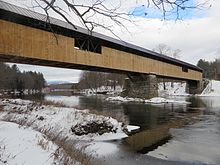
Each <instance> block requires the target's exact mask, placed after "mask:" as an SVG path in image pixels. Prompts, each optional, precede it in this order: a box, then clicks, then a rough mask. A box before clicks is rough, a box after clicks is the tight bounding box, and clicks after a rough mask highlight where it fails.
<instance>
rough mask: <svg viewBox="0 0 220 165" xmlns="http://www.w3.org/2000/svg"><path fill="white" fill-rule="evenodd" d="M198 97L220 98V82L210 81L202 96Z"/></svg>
mask: <svg viewBox="0 0 220 165" xmlns="http://www.w3.org/2000/svg"><path fill="white" fill-rule="evenodd" d="M198 96H220V81H216V80H210V82H209V84H208V85H207V86H206V88H205V89H204V90H203V92H202V93H201V95H198Z"/></svg>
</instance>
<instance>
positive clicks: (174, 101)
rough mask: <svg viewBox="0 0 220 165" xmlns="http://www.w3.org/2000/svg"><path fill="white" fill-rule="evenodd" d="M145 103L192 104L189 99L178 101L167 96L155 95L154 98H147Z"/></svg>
mask: <svg viewBox="0 0 220 165" xmlns="http://www.w3.org/2000/svg"><path fill="white" fill-rule="evenodd" d="M145 103H153V104H161V103H176V104H190V103H189V102H187V101H177V100H171V99H165V98H162V97H154V98H152V99H149V100H145Z"/></svg>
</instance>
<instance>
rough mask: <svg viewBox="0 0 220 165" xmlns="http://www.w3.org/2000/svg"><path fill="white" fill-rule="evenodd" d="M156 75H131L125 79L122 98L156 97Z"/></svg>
mask: <svg viewBox="0 0 220 165" xmlns="http://www.w3.org/2000/svg"><path fill="white" fill-rule="evenodd" d="M157 83H158V82H157V77H156V75H152V74H151V75H143V74H135V75H134V74H132V75H128V78H127V79H125V82H124V89H123V92H122V96H123V97H126V96H128V97H136V98H143V99H150V98H153V97H157V96H158V84H157Z"/></svg>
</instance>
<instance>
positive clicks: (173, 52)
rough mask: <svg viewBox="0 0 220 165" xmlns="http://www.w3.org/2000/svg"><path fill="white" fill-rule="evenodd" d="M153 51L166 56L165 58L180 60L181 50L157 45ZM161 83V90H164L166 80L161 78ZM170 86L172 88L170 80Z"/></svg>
mask: <svg viewBox="0 0 220 165" xmlns="http://www.w3.org/2000/svg"><path fill="white" fill-rule="evenodd" d="M153 51H155V52H157V53H160V54H162V55H166V56H170V57H173V58H176V59H179V58H180V53H181V50H180V49H171V48H170V47H169V46H167V45H166V44H159V45H157V46H156V47H155V48H154V49H153ZM162 82H163V89H164V90H166V80H165V79H164V78H163V79H162ZM171 86H172V87H173V80H171Z"/></svg>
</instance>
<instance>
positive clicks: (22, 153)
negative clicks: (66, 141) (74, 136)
mask: <svg viewBox="0 0 220 165" xmlns="http://www.w3.org/2000/svg"><path fill="white" fill-rule="evenodd" d="M0 132H1V133H0V164H1V162H3V163H4V162H5V163H4V164H11V165H13V164H16V165H30V164H31V165H48V164H52V163H53V162H54V161H53V157H52V153H54V151H55V150H56V149H57V146H56V145H55V144H53V143H52V142H50V141H47V139H45V137H44V136H43V135H42V134H41V133H39V132H37V131H34V130H32V129H30V128H22V127H20V126H19V125H18V124H15V123H10V122H4V121H0ZM40 141H45V142H46V149H43V148H42V147H41V146H40V145H39V142H40Z"/></svg>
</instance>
